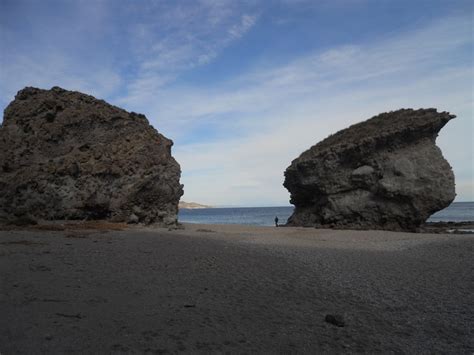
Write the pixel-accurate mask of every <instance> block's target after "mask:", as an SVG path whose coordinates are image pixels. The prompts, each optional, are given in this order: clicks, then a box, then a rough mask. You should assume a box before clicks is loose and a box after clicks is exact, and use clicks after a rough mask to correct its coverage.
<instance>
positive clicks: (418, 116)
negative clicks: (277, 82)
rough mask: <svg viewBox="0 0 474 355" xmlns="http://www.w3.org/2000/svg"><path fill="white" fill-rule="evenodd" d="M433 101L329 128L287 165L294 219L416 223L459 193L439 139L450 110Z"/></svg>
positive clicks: (325, 223) (383, 225) (338, 224)
mask: <svg viewBox="0 0 474 355" xmlns="http://www.w3.org/2000/svg"><path fill="white" fill-rule="evenodd" d="M454 117H455V116H454V115H450V114H449V113H447V112H441V113H438V112H437V111H436V109H420V110H412V109H402V110H398V111H394V112H388V113H382V114H380V115H378V116H375V117H373V118H371V119H369V120H367V121H365V122H361V123H358V124H355V125H353V126H351V127H349V128H347V129H344V130H342V131H339V132H338V133H336V134H334V135H332V136H329V137H328V138H326V139H325V140H323V141H321V142H320V143H318V144H316V145H314V146H313V147H311V148H310V149H308V150H307V151H305V152H304V153H302V154H301V155H300V156H299V157H298V158H297V159H295V160H294V161H293V162H292V163H291V165H290V166H289V167H288V168H287V169H286V171H285V182H284V184H283V185H284V186H285V187H286V188H287V189H288V190H289V191H290V193H291V203H292V204H294V205H295V211H294V213H293V215H292V216H291V217H290V218H289V219H288V224H289V225H296V226H315V227H332V228H350V229H388V230H408V231H412V230H416V229H417V228H418V227H419V226H420V225H421V224H422V223H423V222H425V221H426V219H427V218H428V217H429V216H430V215H431V214H433V213H434V212H436V211H438V210H440V209H443V208H445V207H447V206H448V205H449V204H450V203H451V202H452V201H453V199H454V197H455V191H454V174H453V172H452V170H451V166H450V165H449V163H448V162H447V161H446V160H445V159H444V158H443V156H442V154H441V150H440V149H439V148H438V147H437V146H436V144H435V140H436V137H437V135H438V132H439V130H440V129H441V128H442V127H443V126H444V125H445V124H446V123H447V122H448V121H449V120H451V119H452V118H454Z"/></svg>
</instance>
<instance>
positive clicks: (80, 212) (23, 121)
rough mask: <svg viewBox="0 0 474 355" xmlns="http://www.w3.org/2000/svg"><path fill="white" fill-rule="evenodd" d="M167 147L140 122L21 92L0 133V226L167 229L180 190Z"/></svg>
mask: <svg viewBox="0 0 474 355" xmlns="http://www.w3.org/2000/svg"><path fill="white" fill-rule="evenodd" d="M172 145H173V142H172V141H171V140H169V139H167V138H166V137H164V136H163V135H161V134H160V133H158V132H157V131H156V130H155V129H154V128H153V127H152V126H151V125H150V124H149V123H148V120H147V119H146V117H145V116H144V115H141V114H136V113H133V112H132V113H129V112H127V111H124V110H122V109H120V108H118V107H115V106H112V105H109V104H107V103H106V102H105V101H102V100H97V99H95V98H94V97H92V96H89V95H85V94H82V93H79V92H74V91H66V90H63V89H61V88H59V87H54V88H52V89H51V90H41V89H36V88H31V87H28V88H25V89H23V90H21V91H19V92H18V94H17V95H16V97H15V100H14V101H13V102H11V103H10V105H9V106H8V107H7V108H6V109H5V114H4V119H3V124H2V126H1V127H0V219H3V220H4V221H5V220H7V221H8V220H11V219H15V218H24V217H25V216H26V217H27V218H33V219H44V220H64V219H108V220H112V221H126V222H143V223H163V224H173V223H175V222H176V215H177V212H178V201H179V199H180V197H181V195H182V194H183V187H182V185H180V183H179V178H180V173H181V171H180V167H179V165H178V163H177V162H176V161H175V160H174V159H173V157H172V156H171V146H172Z"/></svg>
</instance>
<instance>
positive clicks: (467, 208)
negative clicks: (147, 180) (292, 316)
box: [178, 202, 474, 226]
mask: <svg viewBox="0 0 474 355" xmlns="http://www.w3.org/2000/svg"><path fill="white" fill-rule="evenodd" d="M293 208H294V207H293V206H284V207H233V208H229V207H227V208H200V209H181V210H180V211H179V214H178V220H179V221H180V222H186V223H202V224H243V225H251V226H272V225H275V221H274V220H275V217H278V219H279V223H280V224H285V223H286V221H287V219H288V217H290V215H291V214H292V213H293ZM463 221H474V202H453V203H452V204H451V205H450V206H448V207H447V208H445V209H444V210H441V211H438V212H436V213H435V214H433V215H432V216H431V217H430V218H429V219H428V222H463Z"/></svg>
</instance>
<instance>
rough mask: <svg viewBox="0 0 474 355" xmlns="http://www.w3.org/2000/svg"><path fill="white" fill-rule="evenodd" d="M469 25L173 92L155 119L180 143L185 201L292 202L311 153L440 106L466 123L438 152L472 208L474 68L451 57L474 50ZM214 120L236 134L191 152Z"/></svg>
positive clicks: (454, 23)
mask: <svg viewBox="0 0 474 355" xmlns="http://www.w3.org/2000/svg"><path fill="white" fill-rule="evenodd" d="M469 27H470V23H469V19H466V18H451V19H449V20H443V21H440V22H437V23H434V24H433V25H432V26H431V27H429V28H424V29H420V30H419V31H417V32H412V33H405V34H403V35H401V36H398V37H396V38H387V39H385V40H384V41H381V42H379V43H373V44H361V45H358V46H355V45H351V46H342V47H338V48H332V49H330V50H328V51H326V52H324V53H313V54H310V55H308V56H306V57H304V58H300V59H297V60H295V61H293V62H291V63H288V64H287V65H285V66H280V67H273V68H265V69H262V70H260V71H254V72H251V73H248V74H247V75H246V76H244V77H243V78H241V79H238V80H235V81H231V82H228V83H226V84H225V85H220V86H217V87H208V88H207V89H206V88H204V89H203V88H200V90H197V88H192V87H191V88H189V87H188V88H180V89H178V90H177V91H174V92H173V91H171V92H168V93H166V94H165V95H164V96H163V97H161V98H160V99H159V100H158V101H159V102H167V105H166V106H161V107H158V106H156V107H153V105H152V106H151V107H152V111H151V112H154V114H153V115H152V116H151V117H160V118H164V119H162V120H160V123H159V126H158V127H162V128H163V129H166V130H167V131H169V132H172V134H171V136H172V137H176V138H177V139H178V141H179V142H180V144H178V145H177V146H176V147H175V150H174V151H175V155H176V157H177V159H178V161H179V162H180V163H181V166H182V169H183V172H184V174H183V182H184V184H185V195H184V199H188V200H193V201H200V202H203V203H207V204H213V205H228V204H233V205H238V204H243V205H258V204H262V201H264V203H266V204H285V203H286V201H287V200H288V193H287V191H286V190H285V189H284V188H283V187H282V183H283V172H284V170H285V169H286V167H287V166H288V165H289V164H290V162H291V160H292V159H294V158H296V157H297V156H298V155H299V154H300V153H301V152H302V151H303V150H306V149H307V148H309V147H310V146H311V145H313V144H315V143H316V142H318V141H319V140H321V139H323V138H325V137H326V136H327V135H329V134H330V133H334V132H335V131H337V130H339V129H342V128H344V127H347V126H348V125H350V124H352V123H355V122H357V121H361V120H364V119H367V118H369V117H371V116H373V115H376V114H378V113H380V112H385V111H390V110H395V109H398V108H402V107H413V108H420V107H437V108H438V109H439V110H448V111H451V112H452V113H455V114H457V115H458V118H457V119H456V120H454V121H452V122H451V123H450V124H449V125H448V126H447V127H445V128H444V129H443V130H442V132H441V135H440V137H439V139H438V144H439V145H440V146H441V148H442V150H443V152H444V155H445V156H446V157H447V159H448V161H450V163H451V164H452V166H453V168H454V171H455V174H456V176H457V177H458V179H459V180H458V198H459V199H464V200H466V199H468V200H469V199H471V200H473V199H474V196H473V194H472V180H474V179H473V167H472V164H469V163H468V164H466V162H472V161H473V154H474V152H473V149H472V140H471V139H472V138H471V136H470V135H471V134H472V133H470V132H472V128H473V122H472V117H473V112H472V86H471V83H472V79H473V71H472V67H471V65H470V64H469V60H467V62H466V63H462V62H459V61H452V60H451V59H450V58H451V56H453V53H457V52H459V51H460V50H461V49H462V48H464V50H466V48H467V50H468V49H469V47H470V46H472V38H471V36H470V31H469ZM453 38H455V40H450V39H453ZM178 102H179V104H178ZM153 109H154V111H153ZM229 114H232V119H231V120H229V119H228V115H229ZM208 120H212V122H219V124H220V125H222V127H223V128H222V130H223V131H225V130H228V131H230V132H233V131H234V130H235V136H232V135H228V134H226V135H224V137H223V138H222V139H217V140H215V141H213V142H209V143H207V144H189V145H187V144H186V141H185V138H184V136H185V135H186V134H187V133H188V132H187V129H186V128H185V127H189V129H192V128H193V127H194V126H198V125H200V124H203V121H208ZM180 137H183V138H182V139H181V138H180ZM469 146H470V147H469ZM469 148H470V149H469ZM210 171H212V174H211V173H210ZM210 176H212V178H210ZM466 180H470V181H471V182H469V181H466ZM466 186H467V187H466ZM469 186H471V189H469ZM470 191H471V192H470Z"/></svg>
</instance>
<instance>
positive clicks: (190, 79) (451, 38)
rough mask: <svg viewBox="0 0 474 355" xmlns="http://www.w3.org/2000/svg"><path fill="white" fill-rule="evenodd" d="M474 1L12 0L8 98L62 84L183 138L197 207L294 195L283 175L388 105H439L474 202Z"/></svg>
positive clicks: (186, 178)
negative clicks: (318, 147) (339, 132)
mask: <svg viewBox="0 0 474 355" xmlns="http://www.w3.org/2000/svg"><path fill="white" fill-rule="evenodd" d="M473 78H474V76H473V3H472V1H461V0H445V1H437V0H429V1H424V0H410V1H405V0H319V1H317V0H313V1H305V0H280V1H277V0H274V1H270V0H268V1H250V0H249V1H231V0H221V1H216V0H202V1H198V0H195V1H169V2H168V1H152V0H95V1H93V0H56V1H53V0H42V1H39V0H29V1H25V0H0V106H1V107H2V108H4V107H5V106H6V105H7V104H8V102H10V101H11V100H12V99H13V96H14V95H15V93H16V92H17V91H18V90H20V89H21V88H23V87H24V86H37V87H41V88H50V87H52V86H55V85H58V86H61V87H64V88H66V89H70V90H79V91H83V92H86V93H90V94H92V95H94V96H96V97H99V98H102V99H105V100H107V101H109V102H111V103H113V104H115V105H118V106H121V107H124V108H126V109H128V110H131V111H136V112H141V113H144V114H145V115H146V116H147V117H148V119H149V120H150V122H151V123H152V124H153V125H154V126H155V128H157V129H158V130H159V131H160V132H161V133H163V134H165V135H166V136H167V137H169V138H171V139H173V141H174V142H175V146H174V148H173V154H174V156H175V157H176V159H177V160H178V161H179V163H180V164H181V168H182V171H183V173H182V182H183V183H184V185H185V188H184V189H185V195H184V197H183V199H184V200H186V201H196V202H201V203H206V204H212V205H240V206H269V205H287V204H288V199H289V195H288V192H287V191H286V190H285V188H284V187H283V186H282V183H283V172H284V170H285V169H286V167H287V166H288V165H289V164H290V162H291V161H292V160H293V159H294V158H296V157H297V156H298V155H299V154H300V153H301V152H302V151H304V150H306V149H307V148H309V147H310V146H312V145H313V144H315V143H317V142H318V141H320V140H321V139H324V138H325V137H327V136H328V135H329V134H331V133H334V132H336V131H337V130H339V129H342V128H344V127H347V126H348V125H350V124H353V123H355V122H358V121H361V120H364V119H367V118H369V117H371V116H373V115H376V114H378V113H380V112H385V111H390V110H396V109H399V108H402V107H413V108H420V107H436V108H438V109H440V110H447V111H450V112H451V113H454V114H456V115H457V116H458V117H457V118H456V119H455V120H453V121H451V122H450V123H449V124H448V125H447V126H446V127H445V128H444V129H443V130H442V131H441V134H440V136H439V138H438V141H437V142H438V145H439V146H440V147H441V149H442V150H443V153H444V155H445V157H446V158H447V159H448V161H449V162H450V163H451V165H452V166H453V170H454V173H455V175H456V190H457V194H458V196H457V200H458V201H473V200H474V167H473V164H474V163H473V161H474V157H473V155H474V152H473V143H472V134H473Z"/></svg>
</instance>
